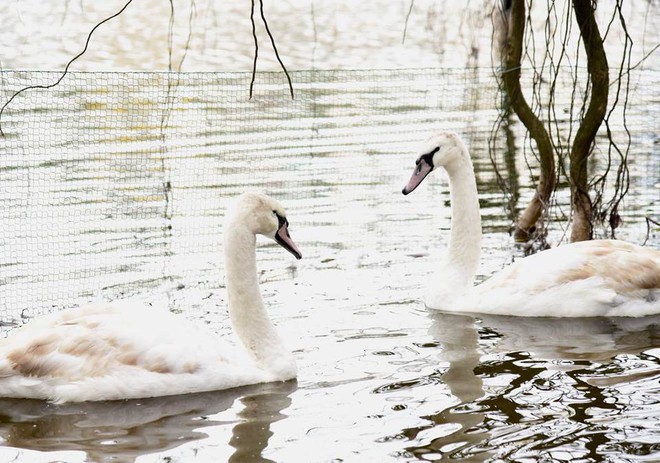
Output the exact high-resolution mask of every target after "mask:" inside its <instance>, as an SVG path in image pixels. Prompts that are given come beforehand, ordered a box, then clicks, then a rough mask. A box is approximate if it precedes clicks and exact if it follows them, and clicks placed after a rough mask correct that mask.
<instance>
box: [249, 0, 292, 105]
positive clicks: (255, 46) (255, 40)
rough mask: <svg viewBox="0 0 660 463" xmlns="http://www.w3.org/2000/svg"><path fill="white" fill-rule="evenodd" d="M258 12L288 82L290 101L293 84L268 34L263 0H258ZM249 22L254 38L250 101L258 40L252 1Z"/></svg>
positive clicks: (272, 38)
mask: <svg viewBox="0 0 660 463" xmlns="http://www.w3.org/2000/svg"><path fill="white" fill-rule="evenodd" d="M259 11H260V13H261V20H262V21H263V22H264V27H265V28H266V33H267V34H268V37H269V38H270V43H271V45H273V50H274V51H275V57H276V58H277V61H278V62H279V63H280V66H281V67H282V70H283V71H284V74H285V75H286V79H287V81H288V82H289V92H290V93H291V99H293V98H294V94H293V83H292V82H291V76H289V72H288V71H287V69H286V66H285V65H284V63H283V62H282V58H280V54H279V52H278V51H277V46H276V45H275V38H274V37H273V34H272V33H271V32H270V27H268V21H267V20H266V14H265V13H264V2H263V0H259ZM250 21H251V22H252V37H253V38H254V61H253V63H252V79H251V80H250V99H252V92H253V89H254V81H255V79H256V75H257V57H258V55H259V40H258V39H257V26H256V24H255V22H254V0H252V7H251V10H250Z"/></svg>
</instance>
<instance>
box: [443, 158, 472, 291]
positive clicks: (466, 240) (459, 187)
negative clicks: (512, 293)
mask: <svg viewBox="0 0 660 463" xmlns="http://www.w3.org/2000/svg"><path fill="white" fill-rule="evenodd" d="M461 149H462V150H464V151H465V153H464V154H465V155H464V156H462V157H461V158H460V159H457V160H456V161H454V162H453V163H452V164H450V165H448V166H446V167H445V168H446V170H447V173H448V175H449V189H450V192H451V211H452V213H451V235H450V240H449V250H448V259H447V264H448V266H449V267H450V268H451V270H452V272H453V278H454V279H455V282H456V283H457V284H463V285H465V286H466V288H465V289H467V287H471V286H472V285H473V283H474V276H475V275H476V273H477V270H478V268H479V261H480V259H481V214H480V212H479V194H478V192H477V182H476V179H475V176H474V169H473V167H472V161H470V156H469V154H468V153H467V151H466V148H465V147H462V148H461Z"/></svg>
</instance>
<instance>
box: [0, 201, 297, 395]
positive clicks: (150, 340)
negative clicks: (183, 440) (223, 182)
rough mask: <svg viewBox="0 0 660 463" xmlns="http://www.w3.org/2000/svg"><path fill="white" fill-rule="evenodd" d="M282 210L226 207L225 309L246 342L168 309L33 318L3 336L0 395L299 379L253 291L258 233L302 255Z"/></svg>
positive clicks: (151, 390) (164, 390)
mask: <svg viewBox="0 0 660 463" xmlns="http://www.w3.org/2000/svg"><path fill="white" fill-rule="evenodd" d="M288 225H289V223H288V221H287V219H286V214H285V212H284V209H283V207H282V206H281V205H280V203H279V202H277V201H276V200H274V199H272V198H270V197H268V196H266V195H263V194H260V193H245V194H243V195H241V196H239V197H238V198H237V200H236V201H235V202H234V204H233V205H232V206H231V207H230V209H229V210H228V212H227V215H226V220H225V227H224V238H225V239H224V252H225V263H226V283H227V294H228V301H229V315H230V320H231V323H232V325H233V328H234V330H235V332H236V334H237V335H238V338H239V340H240V341H241V344H242V345H243V347H244V349H237V348H235V347H234V346H232V345H230V344H225V343H224V342H222V341H223V340H222V339H219V338H218V336H217V335H216V334H215V333H212V332H210V331H207V330H205V329H203V328H202V327H200V326H198V325H197V324H195V323H191V322H189V321H188V320H186V319H185V318H183V317H181V316H177V315H175V314H173V313H171V312H170V311H168V310H166V309H157V308H149V307H144V306H133V305H129V304H122V303H121V302H118V303H114V304H99V305H93V306H87V307H79V308H75V309H69V310H64V311H61V312H59V313H54V314H50V315H46V316H44V317H41V318H39V319H35V320H33V321H32V322H30V323H28V324H27V325H26V326H24V327H22V328H20V329H18V330H17V331H16V332H14V333H12V335H11V336H9V337H8V338H7V339H4V340H0V396H1V397H12V398H31V399H44V400H50V401H53V402H58V403H62V402H82V401H98V400H117V399H135V398H145V397H157V396H169V395H178V394H187V393H194V392H204V391H213V390H220V389H229V388H232V387H238V386H244V385H248V384H256V383H262V382H270V381H286V380H289V379H293V378H295V377H296V362H295V359H294V358H293V355H292V354H291V352H289V351H288V350H287V349H286V348H285V347H284V343H283V342H282V340H281V338H280V336H279V335H278V333H277V331H276V329H275V327H274V326H273V324H272V323H271V321H270V319H269V318H268V315H267V314H266V310H265V307H264V304H263V301H262V298H261V294H260V292H259V285H258V281H257V267H256V235H264V236H266V237H268V238H271V239H273V240H275V241H276V242H277V243H279V244H280V245H281V246H282V247H284V248H285V249H286V250H288V251H289V252H291V254H293V255H294V256H295V257H296V259H300V258H301V257H302V255H301V253H300V251H299V250H298V248H297V247H296V245H295V243H294V242H293V240H292V239H291V237H290V235H289V232H288Z"/></svg>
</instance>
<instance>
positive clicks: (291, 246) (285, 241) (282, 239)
mask: <svg viewBox="0 0 660 463" xmlns="http://www.w3.org/2000/svg"><path fill="white" fill-rule="evenodd" d="M288 227H289V222H287V221H286V219H284V220H281V221H280V228H278V229H277V232H275V241H277V243H278V244H279V245H280V246H282V247H283V248H284V249H286V250H287V251H289V252H290V253H291V254H293V255H294V257H295V258H296V259H301V258H302V253H301V252H300V250H299V249H298V246H296V243H294V242H293V240H292V239H291V235H289V229H288Z"/></svg>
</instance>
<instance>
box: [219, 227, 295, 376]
mask: <svg viewBox="0 0 660 463" xmlns="http://www.w3.org/2000/svg"><path fill="white" fill-rule="evenodd" d="M228 225H229V226H228V227H225V230H226V232H225V244H224V248H225V275H226V282H227V295H228V305H229V317H230V319H231V322H232V326H233V328H234V330H235V331H236V334H237V335H238V338H239V339H240V340H241V342H242V343H243V345H244V346H245V349H246V350H247V352H248V353H249V354H250V356H251V357H252V358H253V359H254V361H255V362H256V363H257V365H259V366H260V367H263V368H264V369H268V367H269V365H272V364H273V363H281V361H282V359H283V358H289V357H290V356H291V353H290V352H289V351H288V350H287V349H286V348H285V347H284V345H283V343H282V340H281V338H280V337H279V335H278V333H277V331H276V329H275V326H274V325H273V323H272V322H271V321H270V319H269V318H268V314H267V313H266V309H265V307H264V303H263V300H262V298H261V293H260V291H259V282H258V277H257V263H256V253H255V251H256V237H255V235H254V233H252V232H251V231H250V230H249V229H248V228H247V226H245V225H242V224H240V223H236V222H234V223H230V224H228Z"/></svg>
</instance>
